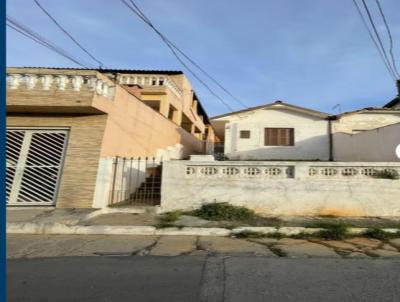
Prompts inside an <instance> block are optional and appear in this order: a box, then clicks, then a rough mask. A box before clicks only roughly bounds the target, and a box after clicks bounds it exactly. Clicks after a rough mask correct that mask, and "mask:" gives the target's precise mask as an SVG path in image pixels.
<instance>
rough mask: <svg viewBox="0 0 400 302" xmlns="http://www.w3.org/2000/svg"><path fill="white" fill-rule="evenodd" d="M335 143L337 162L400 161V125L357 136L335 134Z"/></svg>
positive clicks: (360, 133) (334, 149) (364, 132)
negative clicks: (398, 147)
mask: <svg viewBox="0 0 400 302" xmlns="http://www.w3.org/2000/svg"><path fill="white" fill-rule="evenodd" d="M333 142H334V144H333V147H334V148H333V155H334V159H335V160H336V161H377V162H379V161H382V160H384V161H391V162H399V161H400V158H398V157H397V156H396V147H397V146H398V145H400V123H397V124H393V125H389V126H384V127H380V128H376V129H373V130H368V131H363V132H359V133H355V134H348V133H335V134H334V136H333Z"/></svg>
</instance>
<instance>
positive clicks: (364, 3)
mask: <svg viewBox="0 0 400 302" xmlns="http://www.w3.org/2000/svg"><path fill="white" fill-rule="evenodd" d="M361 1H362V3H363V6H364V9H365V11H366V13H367V16H368V20H369V22H370V24H371V26H372V29H373V30H374V33H375V37H376V39H377V41H378V44H379V46H380V48H381V50H382V53H383V56H384V58H385V61H386V63H387V64H388V66H389V69H390V71H391V73H392V75H393V77H394V78H395V79H396V74H395V72H394V70H393V68H392V66H391V65H390V61H389V59H388V56H387V54H386V50H385V47H384V46H383V43H382V39H381V37H380V35H379V32H378V30H377V29H376V25H375V22H374V20H373V18H372V15H371V12H370V11H369V9H368V5H367V3H366V2H365V0H361Z"/></svg>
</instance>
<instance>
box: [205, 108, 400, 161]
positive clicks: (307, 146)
mask: <svg viewBox="0 0 400 302" xmlns="http://www.w3.org/2000/svg"><path fill="white" fill-rule="evenodd" d="M211 123H212V124H213V125H214V127H215V129H216V133H217V136H218V137H220V138H221V139H222V140H223V141H224V154H225V156H226V157H227V158H228V159H230V160H320V161H327V160H335V161H382V162H383V161H400V159H399V158H397V156H396V153H395V149H396V146H397V145H398V144H400V110H398V109H396V108H395V107H394V108H365V109H361V110H357V111H353V112H348V113H344V114H340V115H329V114H326V113H322V112H318V111H315V110H311V109H308V108H303V107H299V106H294V105H291V104H287V103H284V102H282V101H276V102H275V103H272V104H266V105H262V106H257V107H253V108H249V109H246V110H242V111H238V112H232V113H228V114H224V115H220V116H216V117H213V118H212V119H211Z"/></svg>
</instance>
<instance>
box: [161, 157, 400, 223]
mask: <svg viewBox="0 0 400 302" xmlns="http://www.w3.org/2000/svg"><path fill="white" fill-rule="evenodd" d="M385 168H386V169H387V168H390V169H396V170H397V171H399V172H400V164H398V163H397V164H395V163H356V162H347V163H332V162H255V161H251V162H244V161H240V162H233V161H228V162H216V161H211V162H195V161H170V162H165V163H164V165H163V176H162V191H161V210H162V211H164V212H166V211H172V210H190V209H194V208H197V207H199V206H200V205H201V204H204V203H209V202H213V201H218V202H229V203H231V204H234V205H240V206H245V207H248V208H251V209H253V210H255V211H256V212H258V213H262V214H266V215H338V216H400V201H399V196H400V180H387V179H377V178H373V177H371V176H369V174H371V173H373V171H374V169H378V170H381V169H385ZM257 171H258V172H257Z"/></svg>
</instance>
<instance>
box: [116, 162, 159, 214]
mask: <svg viewBox="0 0 400 302" xmlns="http://www.w3.org/2000/svg"><path fill="white" fill-rule="evenodd" d="M161 173H162V160H161V159H159V158H156V157H143V158H141V157H138V158H134V157H130V158H126V157H115V158H114V159H113V171H112V184H111V190H110V196H109V205H110V206H118V205H145V206H146V205H147V206H154V205H158V204H160V199H161Z"/></svg>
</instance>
